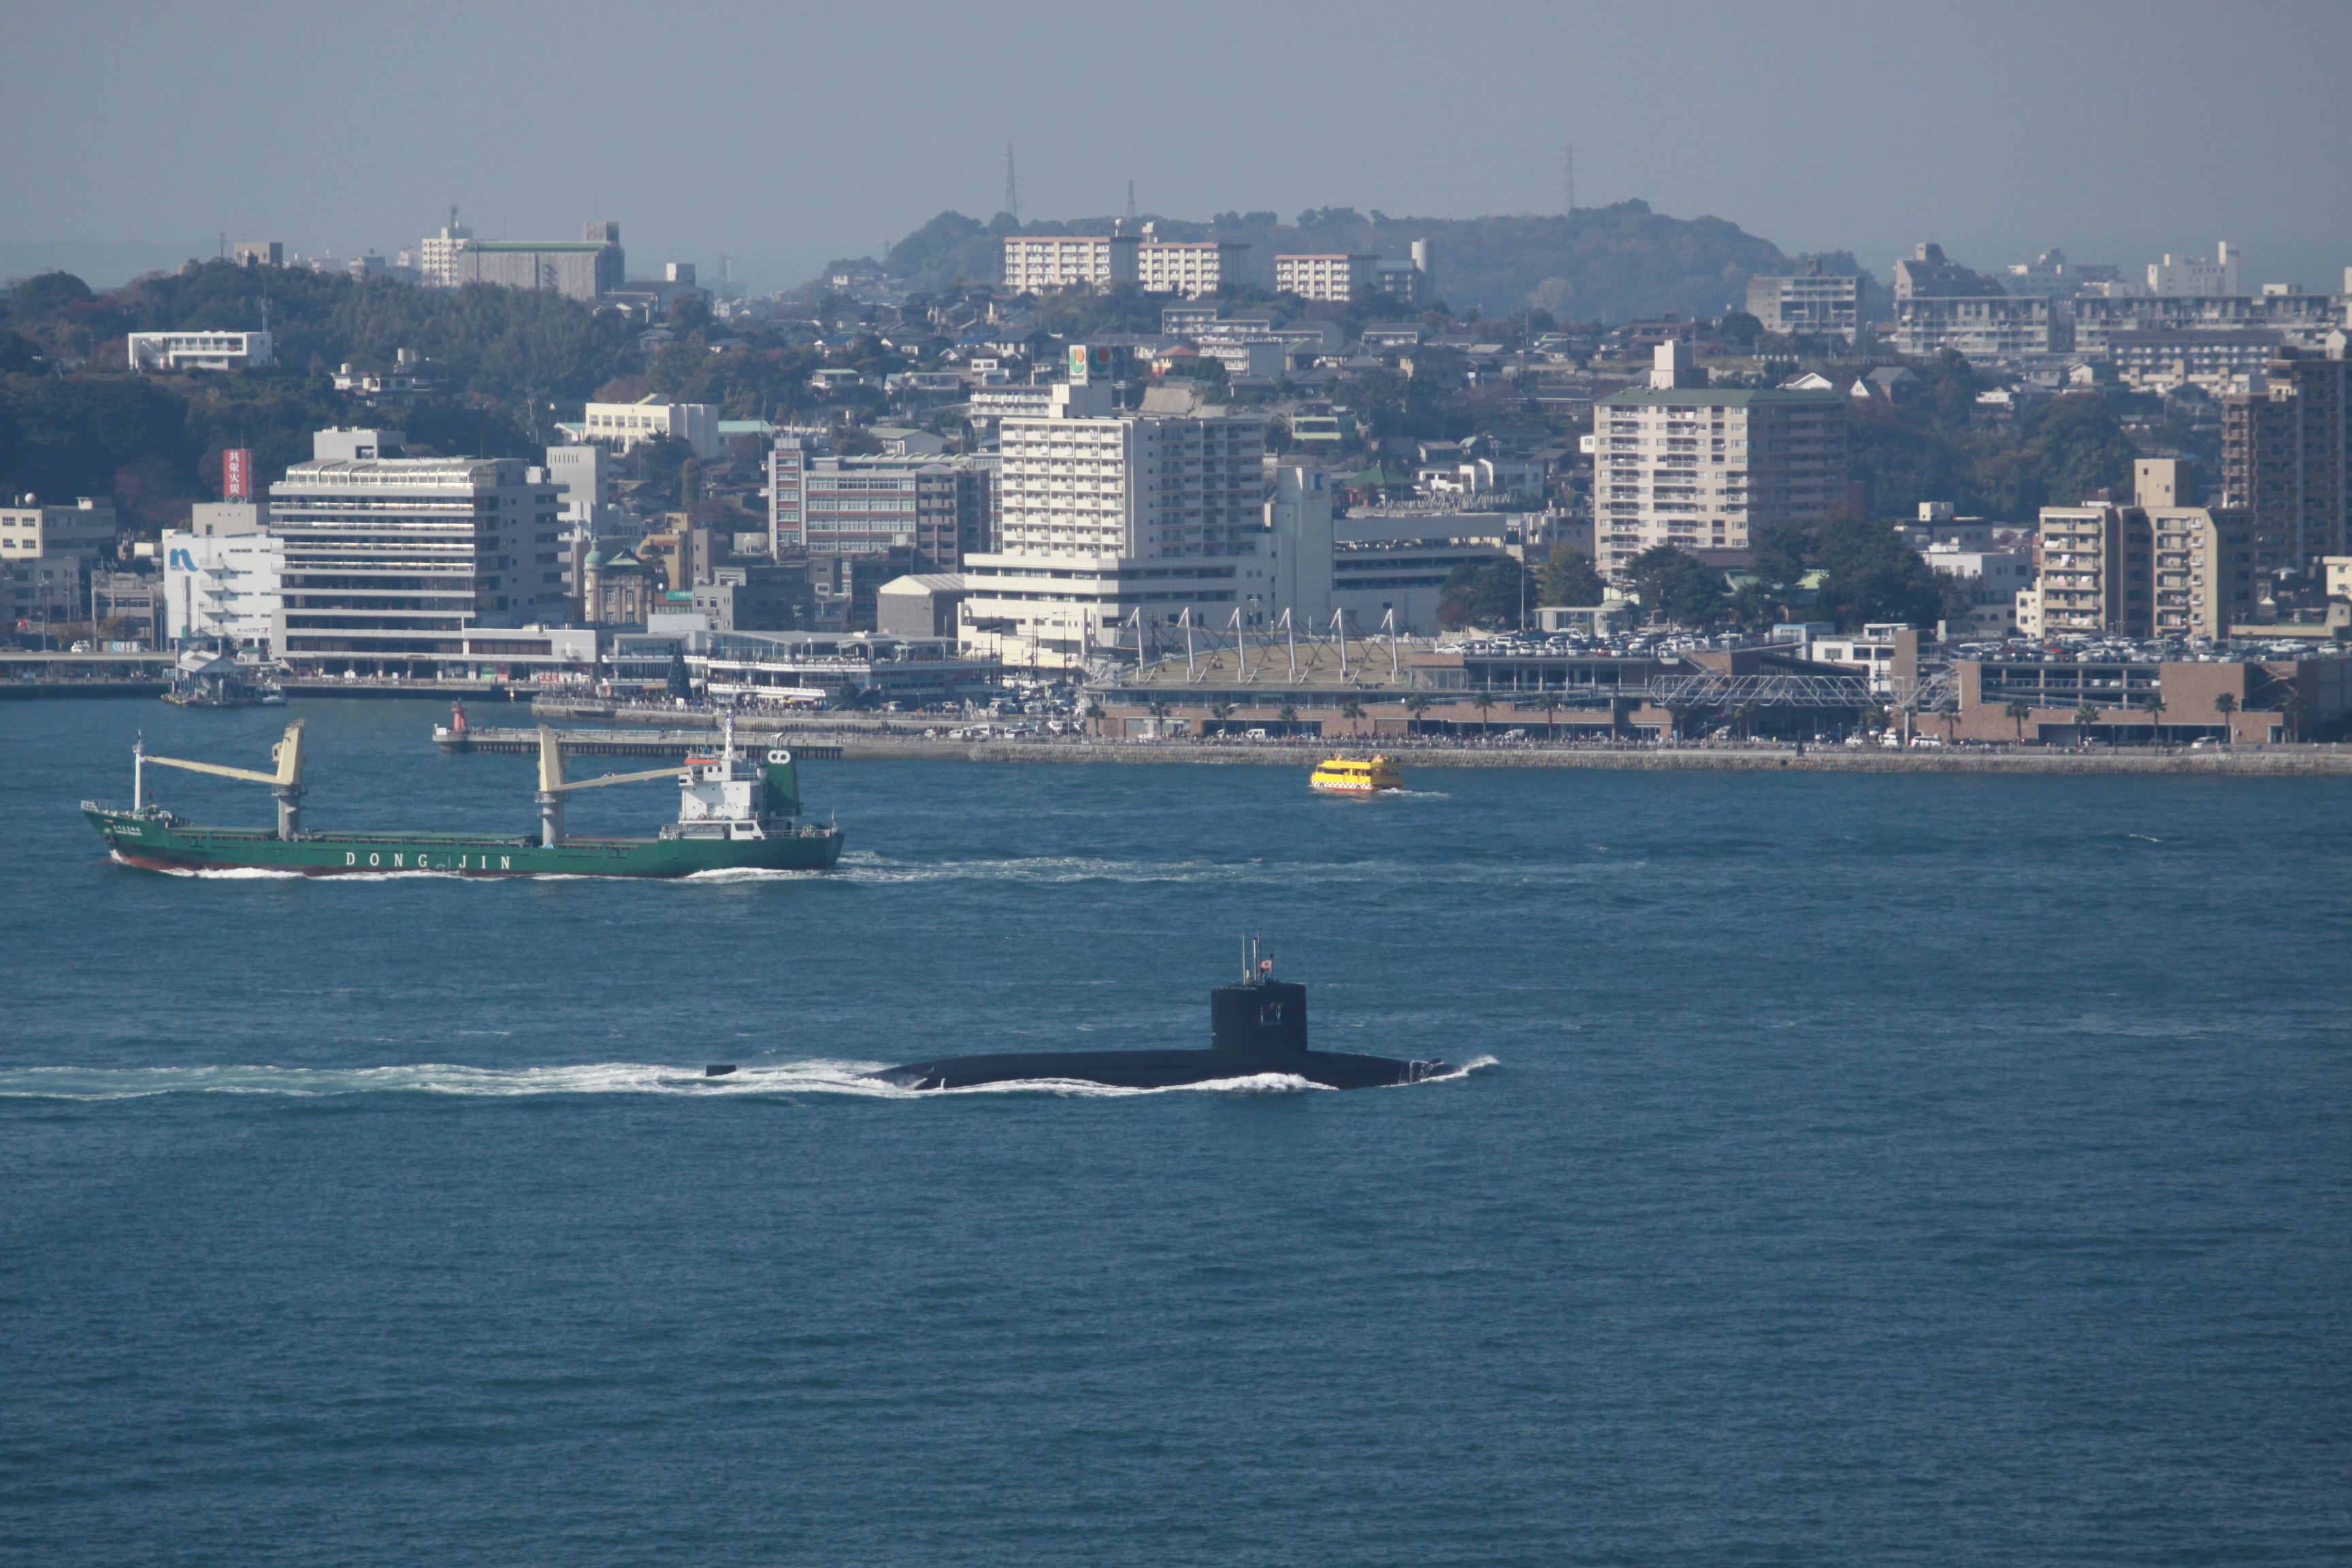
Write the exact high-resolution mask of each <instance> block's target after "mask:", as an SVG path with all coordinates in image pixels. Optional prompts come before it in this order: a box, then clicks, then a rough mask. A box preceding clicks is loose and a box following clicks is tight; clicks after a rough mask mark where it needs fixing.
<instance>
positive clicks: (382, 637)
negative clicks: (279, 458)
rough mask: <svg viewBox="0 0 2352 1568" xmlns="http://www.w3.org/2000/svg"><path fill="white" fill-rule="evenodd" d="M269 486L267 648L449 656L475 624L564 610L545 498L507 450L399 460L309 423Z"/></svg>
mask: <svg viewBox="0 0 2352 1568" xmlns="http://www.w3.org/2000/svg"><path fill="white" fill-rule="evenodd" d="M312 449H313V453H314V456H313V458H312V459H311V460H310V462H307V463H297V464H295V465H294V466H293V467H292V468H289V469H288V470H287V471H286V477H285V478H284V479H280V480H278V482H277V483H276V484H274V485H272V486H270V487H269V526H270V531H271V532H272V533H274V534H275V535H276V536H277V537H278V541H279V543H280V547H281V549H282V552H283V554H282V564H281V567H280V572H281V582H282V590H281V597H282V603H281V605H280V608H279V609H278V616H277V617H276V623H275V626H274V627H273V631H272V636H271V638H270V640H271V644H272V646H273V647H274V648H275V649H276V651H277V653H278V656H279V657H280V658H287V657H299V656H301V655H306V654H307V655H317V654H331V655H339V656H348V657H352V658H362V659H366V658H383V659H387V660H392V661H395V662H396V661H400V660H404V659H406V658H412V657H418V656H424V657H431V656H436V655H463V654H464V653H465V652H466V651H467V643H466V640H465V638H464V637H462V635H461V634H463V633H464V632H466V631H467V630H468V629H469V628H472V627H475V626H521V625H524V624H527V623H530V622H532V621H537V620H541V619H545V620H553V621H561V620H563V619H566V618H568V615H567V610H568V601H567V595H566V593H565V590H564V585H563V573H562V563H561V558H560V545H561V538H560V533H561V524H560V523H559V521H558V520H557V507H558V504H559V503H558V500H557V494H556V490H555V488H554V486H553V485H551V484H550V483H549V482H548V478H547V472H546V470H545V469H543V468H533V467H530V466H528V465H526V464H525V463H523V462H522V461H521V460H520V458H401V457H386V456H383V455H381V454H383V452H385V451H388V450H397V448H396V447H391V446H390V445H389V443H388V442H387V441H384V440H381V439H379V438H378V436H377V433H376V432H374V431H367V430H330V431H321V432H320V433H319V435H318V436H317V437H315V438H314V440H313V443H312Z"/></svg>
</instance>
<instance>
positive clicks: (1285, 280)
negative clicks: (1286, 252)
mask: <svg viewBox="0 0 2352 1568" xmlns="http://www.w3.org/2000/svg"><path fill="white" fill-rule="evenodd" d="M1380 264H1381V258H1379V257H1377V256H1346V255H1335V256H1277V257H1276V258H1274V288H1275V292H1276V293H1278V294H1296V295H1297V296H1298V297H1299V298H1300V299H1302V300H1332V301H1335V302H1337V303H1339V304H1343V305H1344V304H1347V303H1349V302H1350V301H1352V300H1361V299H1363V298H1365V297H1366V296H1367V295H1369V294H1370V293H1371V291H1372V268H1375V267H1378V266H1379V265H1380Z"/></svg>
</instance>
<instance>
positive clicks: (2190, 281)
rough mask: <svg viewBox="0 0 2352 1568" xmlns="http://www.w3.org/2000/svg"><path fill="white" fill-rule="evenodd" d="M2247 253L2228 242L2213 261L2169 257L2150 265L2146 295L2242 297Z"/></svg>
mask: <svg viewBox="0 0 2352 1568" xmlns="http://www.w3.org/2000/svg"><path fill="white" fill-rule="evenodd" d="M2244 259H2245V253H2244V252H2243V251H2242V250H2240V249H2239V248H2238V247H2236V246H2234V245H2231V243H2230V242H2229V241H2228V240H2226V239H2225V240H2223V241H2222V242H2221V248H2220V249H2219V250H2217V251H2216V252H2215V253H2214V257H2213V259H2212V260H2210V261H2204V260H2200V259H2199V258H2196V257H2193V256H2167V257H2166V258H2164V259H2163V260H2161V261H2151V262H2149V263H2148V264H2147V291H2148V292H2149V293H2151V294H2168V295H2174V296H2189V297H2209V298H2210V297H2211V296H2215V295H2225V294H2242V293H2244V292H2245V289H2242V287H2240V285H2239V269H2240V266H2241V264H2242V262H2243V261H2244Z"/></svg>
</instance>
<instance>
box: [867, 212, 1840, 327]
mask: <svg viewBox="0 0 2352 1568" xmlns="http://www.w3.org/2000/svg"><path fill="white" fill-rule="evenodd" d="M1139 221H1141V222H1150V223H1153V224H1155V225H1156V226H1157V232H1158V234H1159V236H1160V238H1162V239H1171V240H1202V239H1223V240H1239V241H1241V242H1243V243H1244V244H1246V245H1248V246H1249V247H1250V255H1249V275H1250V278H1251V280H1252V281H1254V282H1255V283H1257V284H1258V285H1259V286H1260V287H1262V288H1263V287H1269V286H1271V284H1272V281H1273V270H1274V258H1275V257H1276V255H1288V254H1294V253H1300V252H1317V251H1323V252H1331V251H1346V252H1352V253H1357V254H1364V255H1377V256H1380V257H1381V258H1383V259H1387V258H1399V259H1402V258H1404V257H1405V256H1406V255H1407V254H1408V253H1409V251H1410V250H1411V248H1412V242H1413V241H1414V240H1416V239H1426V240H1428V241H1429V242H1430V245H1431V248H1432V251H1433V265H1434V268H1435V273H1436V290H1435V296H1434V297H1435V298H1436V299H1439V300H1444V302H1445V303H1446V304H1447V305H1449V306H1451V307H1452V308H1453V309H1454V310H1455V311H1457V312H1461V313H1465V314H1466V313H1467V312H1468V311H1470V310H1473V309H1474V308H1475V310H1477V311H1478V312H1479V313H1480V314H1481V315H1483V316H1507V315H1509V314H1511V313H1512V312H1514V311H1517V310H1525V309H1527V308H1528V307H1530V306H1535V307H1540V308H1541V309H1543V310H1549V312H1551V314H1552V315H1553V316H1554V317H1556V318H1558V319H1559V320H1560V321H1608V322H1616V321H1633V320H1637V319H1655V318H1656V317H1657V316H1659V315H1661V314H1663V313H1664V312H1665V311H1668V310H1674V311H1677V312H1680V313H1682V314H1684V315H1688V316H1708V317H1713V316H1719V315H1721V314H1722V313H1723V312H1724V311H1725V310H1744V309H1745V308H1746V299H1747V290H1748V279H1750V278H1752V277H1756V276H1759V275H1762V276H1767V277H1770V276H1784V275H1786V274H1788V273H1789V272H1791V271H1793V270H1794V269H1795V268H1796V264H1797V258H1795V257H1792V256H1790V255H1789V254H1787V253H1785V252H1783V251H1782V250H1781V249H1780V247H1779V246H1777V245H1775V244H1773V243H1772V242H1771V241H1770V240H1769V239H1765V238H1762V237H1759V236H1757V235H1752V234H1749V233H1748V232H1747V231H1746V230H1744V229H1742V228H1741V227H1740V226H1738V224H1735V223H1730V222H1727V221H1726V220H1725V219H1722V218H1717V217H1696V218H1677V217H1669V216H1665V215H1664V214H1662V213H1655V212H1652V211H1651V210H1650V206H1649V204H1648V203H1646V202H1642V201H1625V202H1619V203H1617V204H1616V205H1613V206H1605V207H1586V208H1581V209H1580V210H1578V211H1577V212H1576V213H1574V214H1573V215H1569V216H1559V215H1555V216H1518V217H1475V218H1413V217H1394V218H1392V217H1390V216H1387V215H1386V214H1384V213H1381V212H1379V211H1377V210H1375V211H1373V212H1371V213H1370V214H1360V213H1358V212H1357V211H1356V210H1355V209H1354V208H1352V207H1318V208H1310V209H1309V210H1308V211H1307V212H1304V213H1301V214H1299V215H1298V217H1297V220H1296V221H1294V222H1290V223H1285V222H1283V221H1281V220H1280V219H1279V218H1278V217H1277V216H1276V215H1275V214H1273V213H1270V212H1253V213H1231V212H1229V213H1220V214H1218V215H1217V216H1215V217H1213V218H1212V219H1210V220H1209V221H1208V222H1206V223H1199V222H1193V221H1191V220H1187V219H1182V218H1167V217H1160V218H1147V219H1143V220H1139ZM1112 222H1113V220H1112V219H1111V218H1109V217H1090V218H1076V219H1070V220H1065V221H1036V222H1031V223H1024V224H1020V225H1015V224H1014V223H1013V219H1012V218H1011V217H1010V216H1008V215H1006V214H1003V213H999V214H997V215H996V216H995V217H994V218H992V219H991V220H990V221H988V222H987V223H982V222H980V221H979V220H977V219H975V218H971V217H967V216H964V215H963V214H961V213H958V212H943V213H941V214H940V216H937V217H935V218H933V219H931V221H930V222H929V223H927V224H925V225H924V226H922V227H920V228H919V229H917V230H916V231H915V232H914V233H912V234H910V235H908V236H907V237H906V238H904V239H902V240H899V241H898V243H897V244H896V245H893V246H892V247H890V251H889V254H888V255H887V256H886V257H884V258H882V259H881V261H880V263H879V265H880V266H881V267H882V268H884V270H886V271H887V272H888V273H889V274H890V275H891V276H893V277H901V278H905V279H908V282H909V284H910V285H911V286H912V287H914V288H916V289H927V290H933V291H936V290H938V289H943V288H945V287H947V286H948V285H950V284H951V283H953V282H955V281H957V280H958V279H962V280H964V281H967V282H973V283H978V282H993V281H995V280H996V279H998V278H999V277H1000V276H1002V273H1003V258H1004V250H1003V241H1004V237H1005V236H1007V235H1010V234H1108V232H1110V228H1111V225H1112ZM858 259H859V260H862V261H866V262H867V263H868V264H872V258H858ZM1821 260H1822V265H1823V267H1824V268H1825V269H1826V270H1828V271H1831V272H1836V273H1846V274H1858V275H1862V276H1868V272H1867V269H1866V268H1864V267H1862V266H1861V265H1860V264H1859V263H1858V262H1856V261H1855V259H1854V258H1853V256H1852V255H1851V254H1850V253H1848V252H1844V251H1838V252H1834V253H1830V254H1825V255H1823V256H1822V257H1821ZM849 265H855V263H854V262H849V261H844V262H837V263H835V264H833V265H832V266H829V267H828V268H826V270H827V271H828V272H830V271H832V270H834V269H835V268H837V267H843V266H849Z"/></svg>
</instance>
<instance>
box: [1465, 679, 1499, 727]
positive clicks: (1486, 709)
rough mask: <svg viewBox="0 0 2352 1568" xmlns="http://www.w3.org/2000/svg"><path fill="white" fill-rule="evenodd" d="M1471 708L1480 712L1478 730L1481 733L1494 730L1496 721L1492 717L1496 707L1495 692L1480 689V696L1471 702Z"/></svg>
mask: <svg viewBox="0 0 2352 1568" xmlns="http://www.w3.org/2000/svg"><path fill="white" fill-rule="evenodd" d="M1470 706H1471V707H1473V708H1475V709H1476V710H1478V728H1479V730H1480V731H1487V730H1491V729H1493V728H1494V721H1493V719H1492V717H1491V710H1492V709H1493V708H1494V706H1495V694H1494V692H1493V691H1491V690H1489V689H1486V688H1484V687H1481V688H1480V689H1479V691H1478V695H1477V696H1475V697H1474V698H1472V699H1471V700H1470Z"/></svg>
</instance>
